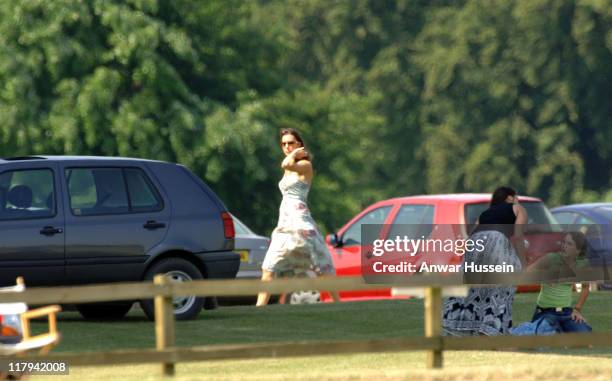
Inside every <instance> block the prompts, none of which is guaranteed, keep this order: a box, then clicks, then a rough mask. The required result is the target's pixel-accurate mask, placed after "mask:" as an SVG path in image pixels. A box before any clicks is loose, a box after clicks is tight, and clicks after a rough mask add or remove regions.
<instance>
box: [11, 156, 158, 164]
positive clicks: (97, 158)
mask: <svg viewBox="0 0 612 381" xmlns="http://www.w3.org/2000/svg"><path fill="white" fill-rule="evenodd" d="M32 160H49V161H77V160H90V161H101V162H102V161H115V160H125V161H141V162H142V161H148V162H161V161H160V160H151V159H141V158H136V157H121V156H69V155H66V156H64V155H33V156H16V157H10V158H2V159H0V163H8V162H16V161H32Z"/></svg>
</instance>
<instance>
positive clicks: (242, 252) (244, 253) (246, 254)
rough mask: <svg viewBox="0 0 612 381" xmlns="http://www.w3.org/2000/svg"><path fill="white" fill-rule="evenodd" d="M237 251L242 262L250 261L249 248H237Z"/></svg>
mask: <svg viewBox="0 0 612 381" xmlns="http://www.w3.org/2000/svg"><path fill="white" fill-rule="evenodd" d="M236 252H237V253H238V254H240V262H248V261H249V251H248V250H236Z"/></svg>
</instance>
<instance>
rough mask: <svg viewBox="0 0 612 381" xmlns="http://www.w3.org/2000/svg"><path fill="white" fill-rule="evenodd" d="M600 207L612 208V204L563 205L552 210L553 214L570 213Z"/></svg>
mask: <svg viewBox="0 0 612 381" xmlns="http://www.w3.org/2000/svg"><path fill="white" fill-rule="evenodd" d="M600 207H612V202H591V203H585V204H571V205H562V206H557V207H556V208H552V209H551V210H550V211H551V212H561V211H569V210H584V211H586V210H593V209H597V208H600Z"/></svg>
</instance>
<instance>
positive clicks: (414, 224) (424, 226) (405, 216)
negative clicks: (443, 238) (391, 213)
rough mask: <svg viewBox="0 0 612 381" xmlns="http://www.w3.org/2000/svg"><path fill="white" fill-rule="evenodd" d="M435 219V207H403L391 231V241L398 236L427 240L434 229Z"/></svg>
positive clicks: (407, 205)
mask: <svg viewBox="0 0 612 381" xmlns="http://www.w3.org/2000/svg"><path fill="white" fill-rule="evenodd" d="M433 219H434V206H433V205H409V204H406V205H402V207H401V208H400V210H399V211H398V212H397V215H396V216H395V219H394V221H393V225H392V226H391V230H390V231H389V239H394V237H397V236H399V237H404V236H406V237H408V238H410V239H417V238H421V237H425V238H427V237H429V235H430V234H431V231H432V229H433V225H432V224H433Z"/></svg>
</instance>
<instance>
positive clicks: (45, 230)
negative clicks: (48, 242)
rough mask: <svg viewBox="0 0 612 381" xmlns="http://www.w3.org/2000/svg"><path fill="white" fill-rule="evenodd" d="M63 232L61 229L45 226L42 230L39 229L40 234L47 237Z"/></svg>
mask: <svg viewBox="0 0 612 381" xmlns="http://www.w3.org/2000/svg"><path fill="white" fill-rule="evenodd" d="M63 232H64V230H63V229H62V228H54V227H53V226H45V227H44V228H42V229H40V234H42V235H47V236H52V235H55V234H60V233H63Z"/></svg>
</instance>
